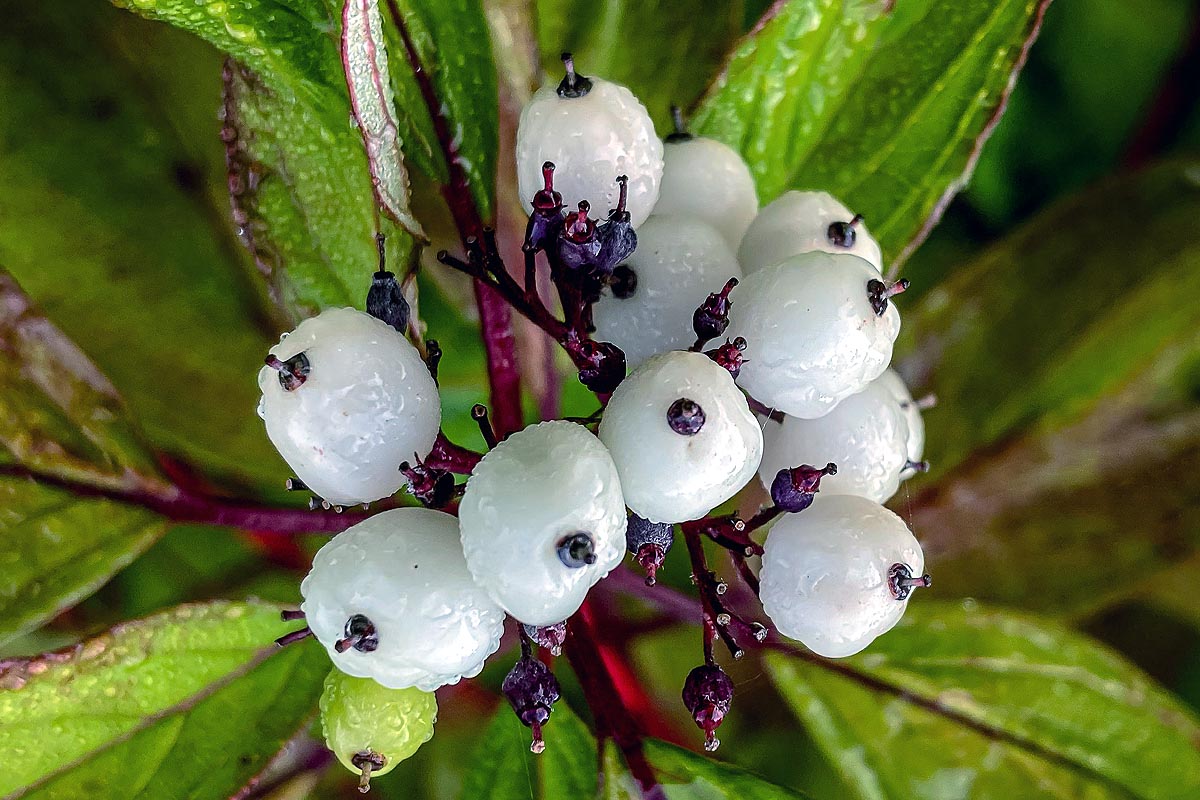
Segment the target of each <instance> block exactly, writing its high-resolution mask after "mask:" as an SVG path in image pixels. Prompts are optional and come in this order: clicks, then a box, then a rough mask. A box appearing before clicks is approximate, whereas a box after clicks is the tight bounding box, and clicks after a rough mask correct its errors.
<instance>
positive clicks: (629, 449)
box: [600, 351, 763, 522]
mask: <svg viewBox="0 0 1200 800" xmlns="http://www.w3.org/2000/svg"><path fill="white" fill-rule="evenodd" d="M681 400H690V401H692V403H694V404H696V405H698V406H699V407H700V409H701V410H702V412H703V419H704V421H703V424H702V425H700V426H699V429H698V430H695V431H694V432H692V433H683V432H680V431H679V430H677V429H676V428H673V427H672V424H671V421H670V419H671V416H672V409H673V407H674V406H675V405H676V403H678V402H679V401H681ZM600 440H601V441H602V442H604V444H605V445H606V446H607V447H608V449H609V452H610V453H612V457H613V460H614V461H615V462H616V464H617V471H618V473H619V474H620V476H621V486H622V487H624V490H625V502H626V503H627V504H628V505H629V508H630V509H631V510H632V511H633V513H635V514H637V515H638V516H640V517H645V518H646V519H648V520H650V521H651V522H682V521H684V520H690V519H697V518H699V517H702V516H704V515H705V514H706V513H708V512H709V511H710V510H712V509H713V508H715V507H716V506H718V505H720V504H721V503H723V502H725V501H726V500H728V499H729V498H730V497H732V496H733V495H734V494H736V493H737V491H738V490H739V489H741V488H742V487H743V486H745V485H746V483H747V482H748V481H750V480H751V479H752V478H753V477H754V472H755V470H757V469H758V464H759V460H760V459H761V458H762V447H763V438H762V431H761V430H760V429H759V427H758V421H757V420H756V419H755V418H754V415H753V414H752V413H751V412H750V409H749V407H748V406H747V404H746V398H745V397H744V396H743V395H742V393H741V392H740V391H738V388H737V386H736V385H735V384H734V382H733V378H732V377H730V375H729V372H728V371H727V370H725V369H724V368H723V367H721V366H719V365H717V364H716V363H714V362H713V361H712V360H711V359H710V358H709V357H708V356H706V355H704V354H702V353H689V352H680V351H674V352H670V353H663V354H662V355H658V356H654V357H653V358H651V359H650V360H649V361H647V362H646V363H645V364H643V365H642V366H641V367H639V368H638V369H636V370H634V372H633V373H631V374H630V375H629V376H628V377H627V378H626V379H625V380H624V381H622V382H621V385H620V386H618V387H617V390H616V391H615V392H613V395H612V398H611V399H610V400H609V402H608V406H607V407H606V408H605V409H604V418H603V420H602V421H601V422H600Z"/></svg>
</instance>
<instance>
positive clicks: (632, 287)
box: [608, 264, 638, 300]
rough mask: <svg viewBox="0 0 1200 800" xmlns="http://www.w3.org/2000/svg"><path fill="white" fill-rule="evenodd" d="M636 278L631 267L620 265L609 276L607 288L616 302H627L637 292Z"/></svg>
mask: <svg viewBox="0 0 1200 800" xmlns="http://www.w3.org/2000/svg"><path fill="white" fill-rule="evenodd" d="M637 284H638V276H637V273H636V272H634V271H633V267H631V266H629V265H628V264H621V265H620V266H618V267H616V268H614V269H613V271H612V275H611V276H609V279H608V286H609V288H610V289H612V293H613V297H615V298H617V299H618V300H628V299H629V298H631V297H633V295H634V293H635V292H637Z"/></svg>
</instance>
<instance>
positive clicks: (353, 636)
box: [333, 614, 379, 653]
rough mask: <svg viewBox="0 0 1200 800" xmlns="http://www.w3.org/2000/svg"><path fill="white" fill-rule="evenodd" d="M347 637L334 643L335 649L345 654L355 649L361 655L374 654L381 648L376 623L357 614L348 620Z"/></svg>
mask: <svg viewBox="0 0 1200 800" xmlns="http://www.w3.org/2000/svg"><path fill="white" fill-rule="evenodd" d="M345 634H346V635H345V636H343V637H342V638H341V639H338V640H337V641H336V642H334V643H333V649H334V650H336V651H337V652H339V653H344V652H346V651H347V650H349V649H350V648H351V647H353V648H354V649H355V650H357V651H358V652H360V653H373V652H375V650H376V648H378V647H379V632H378V631H376V630H375V623H374V622H371V620H370V619H369V618H367V617H366V616H364V615H363V614H355V615H354V616H352V617H350V619H348V620H346V631H345Z"/></svg>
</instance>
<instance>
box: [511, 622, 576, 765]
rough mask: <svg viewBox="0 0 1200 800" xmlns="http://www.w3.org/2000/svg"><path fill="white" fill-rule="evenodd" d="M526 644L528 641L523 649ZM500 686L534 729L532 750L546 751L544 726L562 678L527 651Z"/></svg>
mask: <svg viewBox="0 0 1200 800" xmlns="http://www.w3.org/2000/svg"><path fill="white" fill-rule="evenodd" d="M523 644H524V643H523ZM526 648H528V645H525V647H524V648H523V649H526ZM500 690H501V691H502V692H504V696H505V698H507V699H508V703H509V705H511V706H512V709H513V711H514V712H515V713H516V715H517V718H518V719H520V720H521V723H522V724H523V725H525V726H526V727H528V728H530V729H531V730H532V732H533V743H532V744H531V745H530V746H529V750H530V752H533V753H541V752H543V751H544V750H545V749H546V742H545V740H544V739H542V726H543V725H545V724H546V723H547V722H548V721H549V720H550V712H551V711H553V706H554V704H555V703H557V702H558V698H559V697H560V696H561V692H560V690H559V686H558V679H557V678H555V677H554V673H553V672H551V671H550V668H549V667H547V666H546V665H545V664H543V663H542V662H541V661H538V660H537V659H536V658H534V657H533V656H532V655H530V654H529V653H528V652H525V653H523V654H522V656H521V658H520V659H518V660H517V663H516V664H514V665H513V668H512V669H511V670H510V671H509V673H508V675H506V676H505V677H504V683H502V684H501V685H500Z"/></svg>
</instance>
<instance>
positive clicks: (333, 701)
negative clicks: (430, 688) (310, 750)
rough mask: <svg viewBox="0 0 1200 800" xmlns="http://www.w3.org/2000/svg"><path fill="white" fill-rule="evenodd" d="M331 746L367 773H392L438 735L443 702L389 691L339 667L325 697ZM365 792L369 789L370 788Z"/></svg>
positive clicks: (332, 674) (352, 766) (340, 758)
mask: <svg viewBox="0 0 1200 800" xmlns="http://www.w3.org/2000/svg"><path fill="white" fill-rule="evenodd" d="M320 707H321V727H322V729H323V730H324V732H325V744H326V745H327V746H328V747H329V749H330V750H332V751H333V753H334V755H336V756H337V758H338V761H341V762H342V763H343V764H345V765H346V768H347V769H349V770H350V771H352V772H354V773H357V774H360V775H362V780H363V782H362V786H364V787H365V786H366V785H367V781H368V780H369V779H370V778H371V777H372V776H377V775H386V774H387V773H389V772H391V771H392V770H393V769H394V768H395V767H396V765H397V764H399V763H400V762H401V761H403V760H404V759H406V758H408V757H409V756H411V755H412V754H413V753H415V752H417V750H418V749H419V748H420V747H421V745H423V744H425V742H427V741H429V740H430V739H431V738H432V737H433V724H434V723H435V722H436V721H437V698H436V697H434V695H433V693H432V692H422V691H421V690H420V689H388V688H387V687H386V686H382V685H380V684H378V683H376V682H375V681H373V680H371V679H370V678H355V677H352V676H350V675H347V674H346V673H344V672H342V671H341V670H338V669H334V670H333V671H331V672H330V673H329V677H327V678H326V679H325V690H324V691H323V692H322V693H321V702H320ZM363 791H366V789H365V788H364V789H363Z"/></svg>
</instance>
